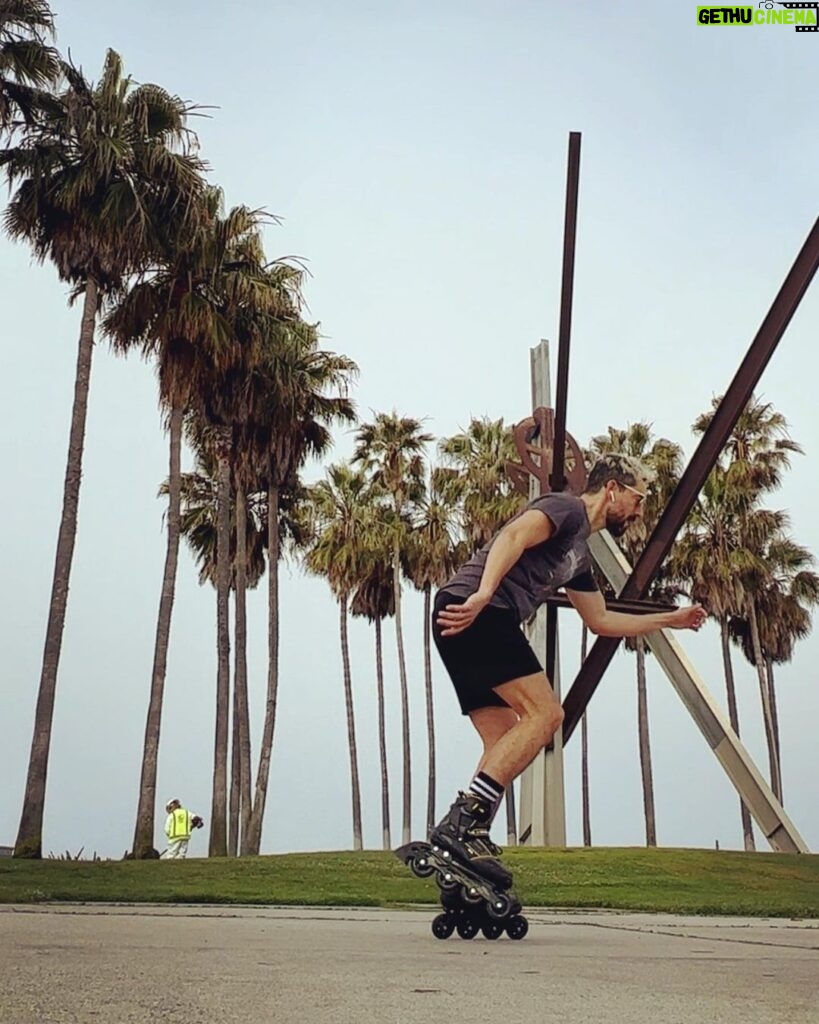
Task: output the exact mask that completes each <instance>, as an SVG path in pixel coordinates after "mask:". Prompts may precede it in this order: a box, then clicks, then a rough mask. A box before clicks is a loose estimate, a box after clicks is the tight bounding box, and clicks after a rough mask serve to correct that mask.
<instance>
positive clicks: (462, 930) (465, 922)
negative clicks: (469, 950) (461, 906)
mask: <svg viewBox="0 0 819 1024" xmlns="http://www.w3.org/2000/svg"><path fill="white" fill-rule="evenodd" d="M455 927H456V929H457V930H458V934H459V935H460V936H461V938H462V939H474V938H475V936H476V935H477V934H478V922H477V921H476V920H475V918H474V917H462V918H461V919H460V920H459V921H458V923H457V924H456V925H455Z"/></svg>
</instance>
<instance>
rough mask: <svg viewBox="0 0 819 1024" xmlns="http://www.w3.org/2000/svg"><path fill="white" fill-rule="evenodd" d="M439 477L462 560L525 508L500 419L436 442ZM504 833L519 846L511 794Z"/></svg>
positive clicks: (512, 449) (478, 422) (510, 792)
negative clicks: (448, 492) (453, 508)
mask: <svg viewBox="0 0 819 1024" xmlns="http://www.w3.org/2000/svg"><path fill="white" fill-rule="evenodd" d="M438 454H439V456H440V458H441V461H442V463H443V467H444V468H443V470H442V472H444V473H447V474H448V475H449V478H450V479H449V482H448V484H447V486H448V487H450V488H451V489H452V496H453V498H454V499H455V500H457V501H458V503H459V506H460V521H461V532H462V534H463V537H464V540H465V552H466V556H467V557H468V556H469V555H472V554H474V553H475V552H476V551H478V550H479V549H480V548H482V547H483V546H484V545H485V544H488V543H489V541H490V540H491V539H492V537H493V536H494V535H495V534H496V533H497V532H498V530H499V529H500V528H501V527H502V526H503V524H504V523H506V522H507V521H508V520H509V519H511V518H512V516H513V515H515V513H516V512H519V511H520V510H521V509H522V508H523V507H524V505H525V504H526V498H525V497H524V496H523V495H521V494H520V493H518V491H516V490H515V488H514V486H513V485H512V482H511V480H510V478H509V475H508V474H507V472H506V464H507V462H510V461H517V448H516V446H515V440H514V435H513V432H512V429H511V428H510V427H507V426H505V424H504V422H503V419H502V418H501V419H498V420H491V419H489V418H488V417H483V418H482V419H476V418H473V419H472V420H470V422H469V426H468V427H467V429H466V430H465V431H462V432H461V433H459V434H454V435H453V436H452V437H447V438H444V439H443V440H441V441H440V442H439V443H438ZM506 834H507V836H508V842H509V844H510V845H514V843H515V842H516V841H517V815H516V813H515V791H514V787H513V786H511V785H510V786H509V787H508V788H507V790H506Z"/></svg>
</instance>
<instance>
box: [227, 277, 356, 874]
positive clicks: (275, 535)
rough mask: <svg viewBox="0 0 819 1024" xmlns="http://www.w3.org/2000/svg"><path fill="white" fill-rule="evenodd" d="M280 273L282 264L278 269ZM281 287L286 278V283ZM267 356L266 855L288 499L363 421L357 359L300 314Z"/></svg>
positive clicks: (274, 322)
mask: <svg viewBox="0 0 819 1024" xmlns="http://www.w3.org/2000/svg"><path fill="white" fill-rule="evenodd" d="M274 273H275V274H277V275H278V276H279V277H280V276H281V273H282V267H281V266H279V267H277V268H275V270H274ZM278 286H279V287H281V283H280V282H279V285H278ZM266 329H267V330H268V331H269V332H270V338H269V343H268V345H267V347H266V349H265V355H264V357H263V358H262V359H261V360H260V361H259V362H258V363H257V365H256V367H255V368H254V371H253V373H252V374H251V375H250V378H249V380H248V381H247V385H246V401H247V406H248V418H247V422H246V426H245V428H244V431H243V435H242V446H243V449H244V450H246V451H247V453H248V455H247V457H248V459H249V461H250V464H251V465H252V466H253V472H254V473H255V476H256V479H257V480H258V482H259V486H261V487H262V488H265V489H266V499H267V500H266V515H267V552H268V561H269V568H268V673H267V697H266V702H265V714H264V723H263V726H262V739H261V746H260V749H259V763H258V768H257V771H256V784H255V790H254V795H253V800H252V806H251V812H250V819H249V821H248V828H247V832H246V839H245V840H243V846H242V852H243V853H250V854H258V853H259V849H260V846H261V839H262V825H263V822H264V811H265V804H266V800H267V788H268V781H269V776H270V759H271V756H272V751H273V736H274V730H275V724H276V708H277V703H278V685H279V559H280V550H281V536H280V526H281V517H282V511H283V510H282V497H283V495H285V496H286V497H287V500H288V501H289V500H290V498H291V497H292V495H293V493H294V491H297V490H298V487H299V484H298V474H299V472H300V471H301V469H302V467H303V466H304V464H305V463H306V461H307V460H308V459H309V458H311V457H320V456H321V455H323V454H324V453H325V452H327V451H328V450H329V448H330V445H331V443H332V439H331V435H330V427H331V426H333V425H335V424H342V423H351V422H354V421H355V407H354V405H353V403H352V401H351V400H350V398H349V397H348V395H349V387H350V383H351V381H352V379H353V378H354V377H355V375H356V374H357V372H358V368H357V367H356V364H355V363H354V362H353V361H352V360H351V359H349V358H347V357H346V356H343V355H338V354H336V353H334V352H328V351H326V350H324V349H322V348H320V347H319V335H318V330H317V328H316V327H315V326H313V325H311V324H307V323H304V321H302V320H300V319H298V318H297V317H296V316H295V315H291V316H290V317H289V318H287V317H278V318H276V319H273V318H268V320H267V322H266Z"/></svg>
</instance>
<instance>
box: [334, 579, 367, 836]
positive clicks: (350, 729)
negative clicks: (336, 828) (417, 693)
mask: <svg viewBox="0 0 819 1024" xmlns="http://www.w3.org/2000/svg"><path fill="white" fill-rule="evenodd" d="M338 607H339V633H340V635H341V662H342V666H343V670H344V703H345V705H346V708H347V744H348V746H349V749H350V791H351V795H352V803H353V849H354V850H360V849H362V846H363V844H362V840H361V788H360V786H359V781H358V748H357V746H356V741H355V708H354V707H353V680H352V674H351V672H350V648H349V644H348V642H347V595H346V594H345V595H343V597H341V598H339V602H338Z"/></svg>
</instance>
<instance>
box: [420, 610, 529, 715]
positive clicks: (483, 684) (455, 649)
mask: <svg viewBox="0 0 819 1024" xmlns="http://www.w3.org/2000/svg"><path fill="white" fill-rule="evenodd" d="M465 600H466V598H465V597H457V596H456V595H455V594H450V593H447V591H446V590H441V591H439V592H438V594H437V595H436V597H435V604H434V606H433V610H432V635H433V638H434V640H435V646H436V647H437V648H438V653H439V654H440V655H441V661H443V663H444V665H445V666H446V670H447V672H448V673H449V678H450V679H451V680H452V683H453V685H454V687H455V692H456V694H457V695H458V701H459V703H460V705H461V711H462V712H463V713H464V714H465V715H468V714H469V712H470V711H475V710H476V709H477V708H487V707H501V708H505V707H508V705H507V703H506V701H505V700H503V699H502V698H500V697H499V696H498V695H497V693H495V687H496V686H501V685H502V684H503V683H509V682H511V681H512V680H513V679H520V678H521V677H522V676H531V675H534V673H536V672H542V671H543V666H542V665H541V664H540V662H539V661H538V660H537V656H536V655H535V652H534V651H533V650H532V648H531V647H530V646H529V641H528V640H527V639H526V637H525V636H524V635H523V630H522V629H521V628H520V623H519V622H518V618H517V616H516V615H515V613H514V612H513V611H510V610H508V609H506V608H496V607H495V605H491V604H488V605H487V606H486V607H485V608H484V609H483V611H481V612H480V613H479V615H478V616H477V618H476V619H475V621H474V622H473V623H472V625H471V626H469V628H468V629H465V630H464V631H463V632H462V633H456V634H455V635H454V636H441V627H440V626H439V625H438V623H437V621H436V620H437V618H438V612H439V611H440V610H441V609H442V608H444V607H446V605H448V604H463V603H464V601H465Z"/></svg>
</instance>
